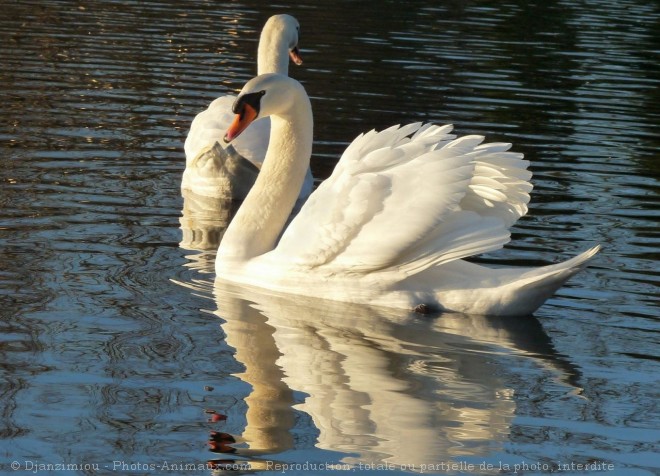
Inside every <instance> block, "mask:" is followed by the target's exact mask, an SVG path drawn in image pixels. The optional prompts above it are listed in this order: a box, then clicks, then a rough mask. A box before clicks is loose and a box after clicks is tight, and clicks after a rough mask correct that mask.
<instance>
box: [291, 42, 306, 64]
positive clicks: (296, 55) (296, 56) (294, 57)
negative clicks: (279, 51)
mask: <svg viewBox="0 0 660 476" xmlns="http://www.w3.org/2000/svg"><path fill="white" fill-rule="evenodd" d="M289 58H291V61H293V62H294V63H296V64H297V65H298V66H300V65H301V64H302V63H303V60H302V56H300V50H299V49H298V47H297V46H294V47H293V49H292V50H291V51H289Z"/></svg>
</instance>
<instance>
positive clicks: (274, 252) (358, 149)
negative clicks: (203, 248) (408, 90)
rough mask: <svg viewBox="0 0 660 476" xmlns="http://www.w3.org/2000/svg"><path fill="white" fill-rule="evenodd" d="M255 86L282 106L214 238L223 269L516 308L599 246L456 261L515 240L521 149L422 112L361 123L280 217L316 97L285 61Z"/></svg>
mask: <svg viewBox="0 0 660 476" xmlns="http://www.w3.org/2000/svg"><path fill="white" fill-rule="evenodd" d="M253 92H259V93H260V96H259V97H260V101H261V103H260V107H261V110H262V111H263V113H264V115H270V116H272V117H273V118H277V120H275V119H273V122H272V130H271V140H270V145H269V149H268V152H267V155H266V159H265V161H264V164H263V166H262V169H261V172H260V175H259V179H258V180H257V182H256V183H255V185H254V187H253V189H252V191H251V193H250V194H249V195H248V197H247V199H246V200H245V202H244V203H243V205H242V206H241V208H240V209H239V210H238V212H237V214H236V218H235V219H234V220H233V221H232V223H231V224H230V226H229V228H228V230H227V232H226V234H225V237H224V239H223V241H222V243H221V244H220V247H219V249H218V258H217V259H216V273H217V276H218V278H219V279H221V280H228V281H233V282H238V283H243V284H248V285H253V286H260V287H264V288H269V289H273V290H276V291H282V292H289V293H294V294H300V295H307V296H317V297H324V298H329V299H335V300H340V301H346V302H357V303H371V304H374V305H380V306H388V307H399V308H407V309H412V308H415V307H417V306H423V307H424V308H437V309H442V310H451V311H458V312H465V313H470V314H497V315H524V314H529V313H532V312H533V311H534V310H536V308H538V307H539V306H540V305H541V304H542V303H543V302H544V301H545V300H546V299H547V298H548V297H549V296H551V295H552V294H553V293H554V292H555V291H556V290H557V289H558V288H559V287H560V286H561V285H562V284H563V283H564V282H565V281H566V280H567V279H568V278H570V277H571V276H572V275H574V274H575V273H577V272H578V271H579V270H580V269H582V268H583V267H584V266H585V265H586V263H587V261H588V260H589V259H590V258H591V257H593V256H594V255H595V254H596V252H597V251H598V247H596V248H592V249H591V250H589V251H587V252H585V253H583V254H581V255H579V256H577V257H575V258H573V259H571V260H568V261H565V262H563V263H559V264H556V265H551V266H546V267H540V268H500V269H492V268H487V267H485V266H480V265H476V264H472V263H468V262H466V261H463V258H467V257H470V256H474V255H477V254H480V253H485V252H489V251H493V250H497V249H499V248H501V247H502V246H503V245H504V244H505V243H507V242H508V241H509V238H510V232H509V228H510V227H511V226H512V225H513V224H514V223H515V222H516V221H517V220H518V219H519V218H520V217H521V216H522V215H524V214H525V213H526V212H527V203H528V201H529V192H530V191H531V188H532V186H531V184H530V183H529V179H530V177H531V174H530V172H529V171H528V170H527V166H528V162H527V161H525V160H523V158H522V154H518V153H514V152H510V151H509V150H508V149H509V147H510V145H509V144H502V143H494V144H484V143H483V140H484V138H483V137H481V136H465V137H460V138H456V137H455V136H453V135H451V134H450V132H451V126H443V127H439V126H435V125H430V124H427V125H422V124H420V123H416V124H410V125H406V126H403V127H399V126H394V127H390V128H389V129H386V130H384V131H381V132H375V131H371V132H368V133H366V134H363V135H360V136H359V137H358V138H357V139H355V140H354V141H353V142H352V143H351V144H350V145H349V146H348V148H347V149H346V151H345V152H344V154H343V155H342V157H341V159H340V160H339V162H338V164H337V166H336V167H335V170H334V172H333V173H332V175H331V176H330V177H329V178H328V179H327V180H325V181H324V182H323V183H322V184H321V185H320V186H319V187H318V188H317V189H316V190H315V191H314V193H312V195H311V196H310V197H309V199H308V200H307V201H306V202H305V204H304V205H303V207H302V209H301V210H300V212H299V213H298V214H297V215H296V216H295V218H293V220H292V221H291V222H290V223H289V224H288V225H287V218H288V216H289V213H290V211H291V209H292V207H293V204H294V203H295V201H296V198H297V191H298V190H299V189H300V186H301V184H302V182H303V177H304V171H305V170H306V169H307V167H308V164H309V154H310V150H311V143H312V135H313V130H312V127H311V124H312V113H311V106H310V104H309V99H308V97H307V95H306V93H305V91H304V89H303V88H302V86H301V85H300V84H299V83H298V82H296V81H295V80H292V79H290V78H287V77H284V76H280V75H262V76H258V77H257V78H254V79H252V80H250V81H249V82H248V83H247V84H246V86H245V87H244V88H243V91H242V94H249V93H253ZM248 130H249V128H248Z"/></svg>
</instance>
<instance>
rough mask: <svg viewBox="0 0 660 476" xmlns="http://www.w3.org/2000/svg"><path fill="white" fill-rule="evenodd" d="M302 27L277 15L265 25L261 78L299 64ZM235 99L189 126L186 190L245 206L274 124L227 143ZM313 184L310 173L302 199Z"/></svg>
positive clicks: (259, 125)
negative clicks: (228, 144) (224, 137)
mask: <svg viewBox="0 0 660 476" xmlns="http://www.w3.org/2000/svg"><path fill="white" fill-rule="evenodd" d="M299 28H300V26H299V24H298V21H297V20H296V19H295V18H293V17H292V16H290V15H274V16H272V17H270V18H269V19H268V21H267V22H266V24H265V25H264V29H263V31H262V32H261V37H260V39H259V50H258V53H257V72H258V74H264V73H278V74H283V75H287V74H288V72H289V58H290V59H291V60H292V61H293V62H295V63H296V64H301V63H302V59H301V57H300V53H299V51H298V35H299ZM235 100H236V96H234V95H226V96H221V97H219V98H217V99H216V100H214V101H213V102H212V103H211V104H210V105H209V107H208V109H206V110H204V111H202V112H200V113H199V114H198V115H197V116H196V117H195V119H194V120H193V122H192V124H191V126H190V132H189V133H188V137H187V138H186V142H185V144H184V150H185V153H186V169H185V171H184V173H183V179H182V182H181V188H182V189H184V190H191V191H193V192H194V193H196V194H198V195H202V196H210V197H223V198H233V199H238V200H242V199H244V198H245V196H246V195H247V192H248V191H249V189H250V188H251V187H252V184H253V183H254V181H255V179H256V176H257V174H258V172H259V168H260V167H261V163H262V162H263V159H264V157H265V155H266V149H267V148H268V138H269V135H270V119H269V118H263V119H261V120H259V121H255V123H254V127H253V128H250V129H251V130H250V131H248V132H246V134H245V136H244V137H241V138H240V139H239V140H237V141H236V142H235V143H234V144H232V145H231V146H227V145H226V144H225V143H224V142H223V140H222V138H223V136H224V134H225V131H226V130H227V128H228V127H229V125H230V124H231V121H232V119H233V116H234V115H233V114H232V111H231V106H232V104H233V102H234V101H235ZM312 186H313V178H312V174H311V171H308V173H307V176H306V178H305V185H304V186H303V188H302V190H301V194H300V196H301V198H306V197H307V196H308V195H309V194H310V193H311V191H312Z"/></svg>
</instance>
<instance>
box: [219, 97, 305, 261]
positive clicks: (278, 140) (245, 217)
mask: <svg viewBox="0 0 660 476" xmlns="http://www.w3.org/2000/svg"><path fill="white" fill-rule="evenodd" d="M300 90H301V91H302V94H301V95H299V97H296V100H294V101H292V102H291V104H290V106H289V108H288V110H287V111H285V112H283V113H279V114H277V115H271V116H270V117H271V128H270V142H269V144H268V152H267V153H266V157H265V159H264V162H263V165H262V166H261V170H260V172H259V176H258V177H257V180H256V181H255V183H254V186H253V187H252V189H251V190H250V192H249V193H248V195H247V197H246V198H245V201H244V202H243V204H242V205H241V208H240V209H239V210H238V212H237V213H236V216H235V217H234V218H233V220H232V222H231V223H230V225H229V227H228V228H227V231H226V232H225V235H224V236H223V238H222V242H221V243H220V247H219V249H218V256H217V262H219V263H220V262H225V263H227V264H229V263H236V262H242V261H247V260H249V259H251V258H255V257H257V256H260V255H262V254H264V253H267V252H268V251H271V250H272V249H273V248H274V247H275V245H276V243H277V240H278V238H279V236H280V234H281V232H282V229H283V228H284V225H285V223H286V222H287V220H288V218H289V215H290V214H291V211H292V210H293V207H294V205H295V203H296V200H297V199H298V194H299V193H300V189H301V187H302V184H303V182H304V180H305V174H306V173H307V169H308V167H309V158H310V156H311V153H312V139H313V129H314V127H313V118H312V109H311V105H310V103H309V99H308V97H307V95H306V94H305V92H304V90H303V89H302V87H300Z"/></svg>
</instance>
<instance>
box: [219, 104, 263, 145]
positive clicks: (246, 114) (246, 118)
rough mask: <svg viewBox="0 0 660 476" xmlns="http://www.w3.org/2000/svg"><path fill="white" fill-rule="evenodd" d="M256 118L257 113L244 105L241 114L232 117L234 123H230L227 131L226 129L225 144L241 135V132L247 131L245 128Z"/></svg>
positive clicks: (247, 105)
mask: <svg viewBox="0 0 660 476" xmlns="http://www.w3.org/2000/svg"><path fill="white" fill-rule="evenodd" d="M256 117H257V111H256V110H255V109H254V108H253V107H252V106H250V105H249V104H245V106H244V108H243V112H242V113H241V114H236V116H234V121H233V122H232V123H231V126H229V129H227V133H226V134H225V142H227V143H229V142H231V141H233V140H234V139H236V138H237V137H238V136H239V135H241V132H243V131H244V130H245V129H247V126H249V125H250V124H251V123H252V121H254V120H255V119H256Z"/></svg>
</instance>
